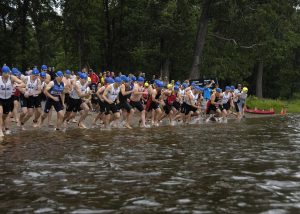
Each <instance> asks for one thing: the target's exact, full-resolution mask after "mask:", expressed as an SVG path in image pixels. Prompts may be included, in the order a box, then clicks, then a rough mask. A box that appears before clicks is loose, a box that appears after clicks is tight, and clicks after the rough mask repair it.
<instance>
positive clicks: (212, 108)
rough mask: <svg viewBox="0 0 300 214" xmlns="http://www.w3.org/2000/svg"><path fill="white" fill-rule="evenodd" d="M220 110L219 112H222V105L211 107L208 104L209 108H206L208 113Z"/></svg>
mask: <svg viewBox="0 0 300 214" xmlns="http://www.w3.org/2000/svg"><path fill="white" fill-rule="evenodd" d="M218 109H219V110H220V111H223V105H213V104H210V105H209V107H208V113H209V112H210V111H214V112H215V111H217V110H218Z"/></svg>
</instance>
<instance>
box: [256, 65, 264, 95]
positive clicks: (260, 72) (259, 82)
mask: <svg viewBox="0 0 300 214" xmlns="http://www.w3.org/2000/svg"><path fill="white" fill-rule="evenodd" d="M263 72H264V64H263V61H259V62H258V70H257V76H256V96H257V97H258V98H263V89H262V87H263Z"/></svg>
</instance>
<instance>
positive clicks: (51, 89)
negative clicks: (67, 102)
mask: <svg viewBox="0 0 300 214" xmlns="http://www.w3.org/2000/svg"><path fill="white" fill-rule="evenodd" d="M55 75H56V77H55V79H54V80H52V81H51V82H50V83H49V84H48V85H47V86H46V88H45V90H44V93H45V95H46V97H47V100H46V104H45V109H44V114H43V115H42V120H41V123H40V125H42V124H43V122H44V120H45V119H46V118H47V116H48V114H49V111H50V109H51V107H52V106H54V108H55V111H56V112H57V123H56V128H55V130H56V131H59V130H60V129H61V125H62V122H63V118H64V111H63V109H64V103H63V100H64V98H63V93H64V83H63V82H62V79H63V76H64V74H63V72H61V71H57V72H56V74H55Z"/></svg>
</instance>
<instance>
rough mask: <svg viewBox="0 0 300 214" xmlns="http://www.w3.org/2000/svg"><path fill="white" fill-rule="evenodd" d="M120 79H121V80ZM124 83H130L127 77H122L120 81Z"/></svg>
mask: <svg viewBox="0 0 300 214" xmlns="http://www.w3.org/2000/svg"><path fill="white" fill-rule="evenodd" d="M121 79H122V78H121ZM122 80H123V81H124V82H125V83H128V82H130V78H129V77H126V76H125V77H124V78H123V79H122Z"/></svg>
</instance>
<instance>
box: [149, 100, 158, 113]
mask: <svg viewBox="0 0 300 214" xmlns="http://www.w3.org/2000/svg"><path fill="white" fill-rule="evenodd" d="M152 109H153V110H156V109H159V104H158V103H156V102H153V101H152V102H151V104H150V107H149V109H148V111H151V110H152Z"/></svg>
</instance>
